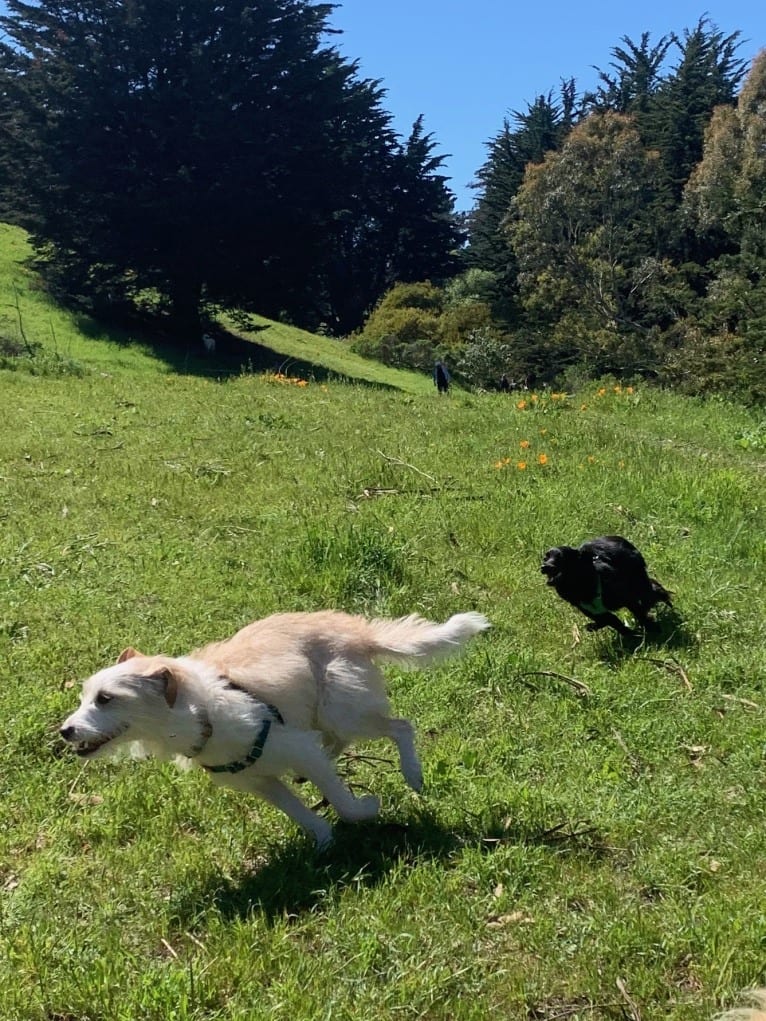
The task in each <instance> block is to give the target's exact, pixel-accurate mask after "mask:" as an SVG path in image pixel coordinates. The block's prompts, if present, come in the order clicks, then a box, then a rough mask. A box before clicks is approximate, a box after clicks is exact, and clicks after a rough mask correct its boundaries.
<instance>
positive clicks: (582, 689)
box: [519, 670, 591, 698]
mask: <svg viewBox="0 0 766 1021" xmlns="http://www.w3.org/2000/svg"><path fill="white" fill-rule="evenodd" d="M519 677H555V678H556V680H559V681H564V682H565V683H566V684H568V685H570V686H571V687H572V688H574V690H575V691H576V692H577V694H578V695H582V696H583V698H586V697H587V696H588V695H590V694H591V690H590V688H589V687H588V686H587V684H583V682H582V681H578V680H577V679H576V678H575V677H568V676H567V675H566V674H559V673H556V671H555V670H527V671H526V672H525V673H523V674H519Z"/></svg>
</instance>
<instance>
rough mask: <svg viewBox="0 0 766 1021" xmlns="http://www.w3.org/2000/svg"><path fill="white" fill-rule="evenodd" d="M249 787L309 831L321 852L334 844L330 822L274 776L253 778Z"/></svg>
mask: <svg viewBox="0 0 766 1021" xmlns="http://www.w3.org/2000/svg"><path fill="white" fill-rule="evenodd" d="M249 786H250V788H251V789H252V790H253V791H254V792H255V793H256V794H259V795H260V796H261V797H262V798H263V799H264V801H268V802H269V804H271V805H273V806H274V807H275V808H278V809H279V810H280V811H282V812H284V813H285V815H289V816H290V818H291V819H292V820H293V822H296V823H297V824H298V825H299V826H302V827H303V829H304V830H307V831H308V832H309V833H310V834H311V835H312V836H313V838H314V840H315V841H316V845H317V847H318V848H319V849H320V850H322V849H323V848H325V847H327V846H328V845H329V844H331V843H332V826H330V824H329V822H327V821H326V820H325V819H323V818H322V817H321V816H319V815H317V814H316V812H312V811H311V809H310V808H309V807H308V805H304V804H303V802H302V801H301V799H300V798H298V797H296V795H295V794H293V792H292V791H291V790H289V789H288V788H287V787H285V785H284V784H283V783H282V781H281V780H277V779H276V777H273V776H258V777H253V779H252V781H251V783H250V784H249Z"/></svg>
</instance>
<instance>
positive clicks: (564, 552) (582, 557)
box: [540, 535, 671, 635]
mask: <svg viewBox="0 0 766 1021" xmlns="http://www.w3.org/2000/svg"><path fill="white" fill-rule="evenodd" d="M540 570H541V571H542V573H543V574H544V575H546V576H547V578H548V582H547V583H548V585H553V587H554V588H555V589H556V591H557V592H558V594H559V595H560V596H561V598H562V599H566V601H567V602H568V603H571V604H572V606H576V607H577V609H578V610H582V612H583V613H584V614H585V615H586V616H588V617H590V618H591V623H590V624H588V625H587V628H588V630H589V631H599V630H600V629H601V628H602V627H613V628H615V629H616V630H617V631H619V632H620V634H621V635H634V634H635V632H633V631H631V630H630V628H629V627H626V625H625V624H623V622H622V621H621V620H620V618H619V617H616V616H615V615H614V612H613V611H614V610H619V609H620V607H625V608H626V609H628V610H630V612H631V613H632V614H633V616H634V617H635V618H636V620H637V621H638V623H639V624H640V625H641V626H642V627H644V628H647V629H652V628H656V626H657V624H656V622H655V621H653V620H650V619H649V617H648V613H649V611H650V610H651V609H652V607H653V606H654V605H655V604H656V603H660V602H661V603H667V604H668V606H670V605H671V602H670V593H669V592H667V591H666V590H665V589H664V588H663V587H662V585H660V583H659V582H658V581H655V580H654V578H650V577H649V575H648V574H647V571H646V563H645V562H644V558H643V557H642V556H641V554H640V553H639V552H638V550H637V549H636V547H635V546H634V545H633V543H631V542H628V540H627V539H623V538H622V536H619V535H605V536H602V537H601V538H600V539H591V541H590V542H584V543H583V544H582V546H580V548H579V549H575V548H574V547H573V546H555V547H554V548H553V549H549V550H548V552H547V553H546V554H545V556H544V558H543V564H542V567H541V568H540Z"/></svg>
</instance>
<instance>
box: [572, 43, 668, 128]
mask: <svg viewBox="0 0 766 1021" xmlns="http://www.w3.org/2000/svg"><path fill="white" fill-rule="evenodd" d="M649 39H650V34H649V32H643V33H642V35H641V42H640V43H635V42H633V40H632V39H630V38H629V37H628V36H623V37H622V40H621V41H622V43H623V45H622V46H615V47H614V48H613V49H612V56H613V57H614V60H612V61H611V63H610V64H609V67H610V68H611V69H612V70H611V72H609V71H602V70H601V69H599V68H596V70H597V71H598V72H599V83H600V84H599V86H598V88H597V89H596V91H595V92H594V93H590V94H588V95H586V96H585V98H584V105H585V106H586V107H587V108H588V109H590V110H594V111H596V112H601V113H604V112H606V111H607V110H612V111H613V112H614V113H630V114H633V115H634V116H635V117H636V120H637V121H639V122H640V120H641V116H642V115H643V114H646V113H647V112H648V111H649V110H650V108H651V104H652V100H653V99H654V97H655V96H656V93H657V90H658V88H659V86H660V84H661V82H662V66H663V62H664V60H665V57H666V55H667V52H668V50H669V49H670V47H671V45H672V43H673V37H672V36H663V37H662V38H661V39H660V41H659V42H658V43H656V44H655V45H654V46H650V45H649Z"/></svg>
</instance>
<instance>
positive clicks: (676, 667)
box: [644, 656, 694, 691]
mask: <svg viewBox="0 0 766 1021" xmlns="http://www.w3.org/2000/svg"><path fill="white" fill-rule="evenodd" d="M644 658H645V659H646V662H647V663H654V665H655V666H661V667H662V668H663V670H667V671H668V672H669V673H671V674H675V675H676V676H677V677H680V678H681V680H682V681H683V684H684V687H685V688H686V690H687V691H693V690H694V688H693V687H692V682H691V681H690V680H689V677H688V675H687V673H686V671H685V670H684V668H683V667H682V666H681V664H680V663H679V662H678V660H677V659H676V658H675V656H671V657H670V659H669V660H668V659H654V658H653V657H652V656H646V657H644Z"/></svg>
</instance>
